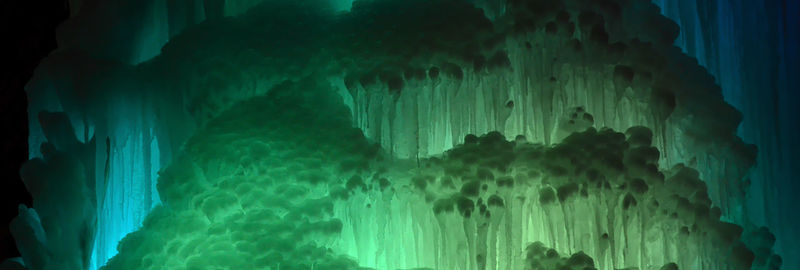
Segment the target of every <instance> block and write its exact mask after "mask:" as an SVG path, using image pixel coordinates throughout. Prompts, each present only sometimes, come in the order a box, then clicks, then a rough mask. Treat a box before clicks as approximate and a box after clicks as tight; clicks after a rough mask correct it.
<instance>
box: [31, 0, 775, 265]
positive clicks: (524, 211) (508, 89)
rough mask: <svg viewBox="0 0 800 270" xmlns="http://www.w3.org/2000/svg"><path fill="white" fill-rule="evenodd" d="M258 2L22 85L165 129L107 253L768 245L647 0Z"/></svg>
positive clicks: (705, 95) (208, 259)
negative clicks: (129, 215) (128, 223)
mask: <svg viewBox="0 0 800 270" xmlns="http://www.w3.org/2000/svg"><path fill="white" fill-rule="evenodd" d="M253 3H254V2H251V1H248V2H247V3H244V4H242V6H243V9H247V10H248V11H247V12H241V13H240V12H234V13H235V14H240V15H239V16H237V17H231V18H219V19H215V20H213V21H208V22H205V23H202V24H199V25H196V26H191V27H188V28H186V29H185V30H184V31H183V32H181V33H180V34H176V35H175V36H174V37H173V38H171V39H170V41H169V43H167V44H166V45H165V46H164V48H163V49H162V52H161V54H160V55H158V56H156V57H155V58H153V59H152V60H150V61H147V62H143V63H141V64H138V65H136V66H134V67H131V66H126V65H121V64H118V63H113V62H112V63H108V62H106V61H99V60H96V59H95V58H92V57H90V56H87V55H81V54H78V55H74V56H70V57H61V58H59V57H52V59H55V60H51V61H50V62H47V63H46V64H45V65H44V66H43V68H42V69H41V70H40V71H39V77H38V79H37V82H38V83H36V84H32V85H33V86H32V87H31V90H30V91H31V92H32V93H36V95H38V96H42V97H46V96H49V95H52V96H58V100H57V101H56V103H59V104H57V105H52V104H50V103H48V102H52V101H43V100H36V101H34V104H35V106H33V108H35V109H34V111H36V110H46V109H50V110H59V109H64V108H67V109H65V110H67V111H69V112H67V113H68V114H69V117H70V118H71V119H73V122H81V121H75V120H74V119H84V122H83V123H82V124H83V126H84V127H91V128H93V129H95V133H96V134H99V135H100V138H103V137H106V136H104V135H109V137H112V138H113V141H114V142H115V143H117V142H118V141H124V140H118V139H120V138H128V136H131V134H134V135H135V136H141V137H142V141H144V142H139V143H138V144H137V143H134V144H133V145H134V146H137V147H138V146H142V147H143V148H145V149H151V148H153V147H152V145H153V144H151V143H150V142H152V141H157V142H158V144H157V145H156V147H155V148H156V149H157V151H158V150H160V152H161V153H164V154H163V156H164V157H165V159H164V160H165V161H166V162H164V164H158V162H150V161H148V162H144V164H146V165H145V167H147V168H149V169H145V168H141V171H145V172H144V174H145V175H146V176H147V175H150V173H151V171H154V169H153V168H156V167H157V165H169V166H168V167H166V168H165V169H164V170H163V171H162V173H161V175H160V176H159V181H158V191H159V193H158V194H159V195H160V196H161V197H162V198H163V205H161V206H159V207H157V208H156V209H155V210H153V212H152V213H151V214H150V215H149V216H148V218H147V220H145V222H144V224H143V225H142V228H141V230H138V231H136V232H133V233H131V234H130V235H129V236H127V237H126V238H125V240H123V241H122V242H121V243H120V246H119V249H120V252H121V253H120V255H118V256H116V257H115V258H114V259H112V260H111V261H110V262H109V264H108V265H107V266H106V267H107V269H147V268H152V269H163V268H182V267H187V268H207V267H231V268H238V269H251V268H269V269H278V268H280V269H293V268H296V269H308V268H310V267H313V268H314V269H356V268H358V267H359V265H360V266H366V267H375V268H380V269H387V268H409V267H436V268H437V269H512V268H513V269H519V268H521V267H523V266H525V267H535V265H533V263H532V262H531V260H532V259H530V258H531V257H526V256H525V254H524V252H525V250H526V247H528V245H529V244H530V243H531V242H534V241H540V242H542V243H545V245H546V246H548V247H550V248H553V250H559V252H560V253H564V254H572V253H577V252H579V251H583V252H585V254H591V255H592V257H594V259H593V260H588V258H587V256H586V255H585V254H583V255H581V254H582V253H577V255H575V256H573V257H574V258H575V259H574V262H570V261H569V260H567V262H563V260H561V259H560V258H555V257H553V258H551V259H552V260H550V261H548V262H547V264H550V265H557V264H562V263H567V264H569V265H572V266H575V267H588V266H591V265H594V266H598V267H600V268H612V267H613V268H620V267H634V266H638V267H661V266H663V265H669V263H675V265H679V266H681V267H683V268H696V267H706V268H730V267H733V268H747V267H749V265H750V264H751V263H753V262H754V263H755V265H756V266H757V267H765V268H770V267H771V268H774V267H777V266H779V265H780V259H779V257H777V256H775V255H774V254H773V253H772V250H771V246H772V242H770V241H769V239H770V238H769V232H768V231H761V230H757V231H753V232H749V231H748V232H743V229H742V228H741V227H738V226H736V225H733V224H730V223H725V222H721V221H719V219H720V217H721V216H722V215H723V214H728V213H729V212H732V211H733V210H731V209H734V208H735V207H736V206H737V205H738V204H740V201H741V200H742V198H741V193H742V192H743V184H742V183H741V182H742V181H741V177H742V175H743V174H744V173H745V172H746V170H747V168H749V166H751V165H752V163H753V160H752V155H753V153H754V151H753V149H751V148H749V147H748V146H746V145H745V144H743V143H742V142H741V140H739V139H738V138H737V137H736V136H735V135H734V131H735V127H736V125H737V124H738V123H739V120H740V115H739V114H738V113H737V112H736V111H735V110H734V109H733V108H731V107H730V106H729V105H727V104H726V103H724V101H723V100H722V98H721V96H720V93H719V88H718V87H717V86H715V85H714V82H713V79H712V78H710V76H708V74H707V73H706V72H705V71H704V70H703V69H702V68H701V67H699V66H697V64H696V62H693V60H692V59H690V58H688V57H686V56H685V55H683V54H681V53H680V51H679V50H678V49H677V48H675V47H673V46H672V45H671V43H672V41H673V40H674V39H675V37H676V36H677V32H678V29H677V28H676V27H675V25H674V23H672V22H670V21H669V20H667V19H666V18H664V17H661V16H659V15H658V10H657V9H656V8H655V6H654V5H652V4H650V3H649V2H646V1H621V0H604V1H584V0H563V1H550V0H547V1H545V0H528V1H507V2H506V1H481V3H482V4H481V5H480V6H482V7H484V8H485V9H484V10H481V9H478V8H476V7H475V6H473V5H471V4H469V3H467V2H462V1H423V0H412V1H394V0H385V1H356V2H355V3H354V5H353V8H352V11H351V12H349V13H344V14H332V13H330V12H329V11H326V10H322V9H318V8H315V7H313V6H310V4H309V3H311V2H309V3H306V2H303V1H299V2H295V1H291V2H286V1H266V2H264V3H262V4H259V5H252V7H251V4H253ZM245 6H246V8H245ZM445 11H446V12H447V14H448V16H439V15H440V14H441V13H442V12H445ZM634 11H635V12H634ZM484 14H491V15H490V16H484ZM490 19H491V20H490ZM365 22H369V23H365ZM209 37H214V38H209ZM69 53H70V52H69V51H62V52H58V53H57V54H56V56H59V55H61V56H64V55H69ZM98 62H100V63H102V65H100V64H98ZM76 65H77V66H81V67H84V69H75V68H74V66H76ZM98 67H102V69H103V71H104V72H103V73H99V74H94V73H92V72H88V71H91V70H93V68H94V69H99V68H98ZM61 78H79V80H78V81H79V82H80V83H76V84H72V83H70V81H69V80H62V79H61ZM293 82H294V83H293ZM329 85H334V87H333V88H331V87H329ZM65 89H66V90H65ZM70 89H72V90H73V91H74V93H73V92H70ZM108 89H114V91H109V90H108ZM77 93H81V95H89V96H91V97H92V99H90V100H93V101H96V102H97V104H122V106H99V105H98V106H97V107H94V106H87V107H86V108H84V107H81V106H76V105H75V104H79V103H80V102H77V101H79V100H80V98H79V97H80V96H81V95H78V94H77ZM119 100H124V101H125V102H119ZM340 100H341V101H342V103H343V104H342V103H340V102H339V101H340ZM343 105H344V106H343ZM62 107H63V108H62ZM348 109H349V111H348ZM128 117H130V118H131V119H133V120H130V121H128V120H127V119H126V121H111V120H118V119H125V118H128ZM87 119H88V120H87ZM129 126H132V127H129ZM352 126H355V127H356V128H353V127H352ZM37 127H38V126H34V127H33V130H34V131H35V132H34V133H36V132H41V131H39V130H37V129H36V128H37ZM42 127H43V128H44V126H42ZM593 127H609V128H613V129H615V130H620V131H622V130H626V133H625V134H622V133H618V132H615V131H612V130H611V129H606V128H603V129H600V130H597V129H595V128H593ZM631 127H632V128H631ZM86 130H89V128H87V129H86ZM44 132H46V130H45V131H44ZM362 132H363V134H362ZM63 133H68V132H66V131H65V132H63ZM88 133H89V132H87V136H85V137H87V139H88V137H89V136H88ZM469 134H479V135H481V136H476V135H469ZM482 134H485V135H482ZM517 135H519V136H521V137H518V139H516V140H515V141H513V142H509V141H507V138H506V136H517ZM32 137H33V138H37V137H36V134H34V136H32ZM39 137H41V136H39ZM57 138H58V137H53V138H50V137H48V138H47V139H48V141H49V140H57ZM137 138H138V137H137ZM153 138H156V140H153ZM462 138H463V145H459V144H460V143H462ZM369 140H371V141H374V142H376V143H377V144H370V143H368V141H369ZM34 141H35V140H34ZM109 145H110V144H106V146H105V148H104V146H103V145H102V144H100V145H98V146H97V148H96V149H97V151H89V152H91V153H94V152H98V153H100V154H103V153H106V155H114V154H113V153H114V152H111V153H108V152H106V151H108V149H118V148H116V147H121V146H116V145H114V146H109ZM127 147H131V146H130V145H128V146H127ZM381 147H382V148H381ZM100 149H104V151H100ZM382 149H385V150H382ZM658 149H660V151H659V150H658ZM43 152H44V151H43ZM141 156H142V157H140V156H137V155H134V157H133V158H132V159H133V160H139V159H145V158H149V157H150V156H152V155H150V154H143V155H141ZM398 158H400V159H398ZM404 158H415V160H414V161H408V160H406V159H404ZM689 161H694V163H693V164H692V165H697V167H699V168H700V169H701V170H700V172H698V171H695V170H694V169H690V168H688V167H685V166H683V165H680V164H681V163H682V162H683V163H687V162H689ZM167 162H168V163H167ZM98 163H99V162H97V161H96V160H95V161H92V162H88V164H98ZM154 164H156V165H154ZM721 164H733V165H729V167H727V169H725V168H723V167H722V166H721ZM148 166H149V167H148ZM659 168H673V169H672V170H669V171H663V170H660V169H659ZM731 168H732V169H731ZM105 169H107V168H104V169H101V168H100V166H95V167H93V169H90V170H89V172H88V173H87V175H103V174H99V173H97V171H99V170H105ZM136 171H137V172H138V171H139V169H136ZM700 176H702V177H703V178H705V179H708V181H709V182H708V183H709V185H706V184H705V183H703V182H702V181H701V180H700ZM145 178H146V177H145ZM119 180H120V179H117V178H115V177H112V178H111V179H110V180H109V181H112V183H113V181H119ZM123 184H125V183H123ZM95 186H101V185H92V184H90V185H89V187H90V188H93V187H95ZM707 186H708V187H710V188H708V187H707ZM723 187H724V188H723ZM143 188H144V189H147V190H149V189H150V188H151V185H144V187H143ZM92 194H94V192H92ZM141 194H149V193H147V192H142V193H141ZM151 197H152V194H151ZM145 201H146V202H145V203H142V206H141V208H142V209H144V210H143V211H145V212H146V211H149V208H150V207H152V203H151V202H152V201H155V200H154V199H152V198H151V199H146V200H145ZM712 202H714V203H716V205H719V206H720V207H719V208H717V207H712ZM140 210H141V209H140ZM176 224H177V225H176ZM743 233H744V234H745V235H746V236H747V237H745V239H748V241H750V239H752V242H753V243H755V244H753V246H752V247H747V246H745V245H744V244H743V243H742V242H741V239H742V238H741V237H742V234H743ZM751 235H752V236H751ZM684 242H689V243H691V245H688V247H687V248H682V247H681V248H679V243H684ZM748 243H749V242H748ZM104 244H105V245H108V244H109V243H104ZM534 249H535V248H534ZM535 250H539V249H535ZM528 251H530V249H528ZM534 253H536V252H534ZM528 255H530V254H528ZM545 255H547V254H545ZM556 255H557V254H556ZM531 256H532V257H536V256H539V255H531ZM548 258H549V256H548ZM571 258H572V257H571ZM548 260H549V259H548ZM570 260H571V259H570ZM665 267H667V269H669V268H668V267H670V266H665Z"/></svg>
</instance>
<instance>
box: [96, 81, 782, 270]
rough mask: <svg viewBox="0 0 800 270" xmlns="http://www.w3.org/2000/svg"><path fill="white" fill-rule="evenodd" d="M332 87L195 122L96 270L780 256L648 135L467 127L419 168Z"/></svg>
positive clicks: (612, 265) (278, 96)
mask: <svg viewBox="0 0 800 270" xmlns="http://www.w3.org/2000/svg"><path fill="white" fill-rule="evenodd" d="M331 90H332V89H330V88H329V87H328V86H327V85H326V83H324V82H318V81H316V80H314V79H313V78H308V79H307V80H303V81H302V82H300V83H285V84H281V85H280V86H278V87H276V88H275V89H272V90H270V91H269V93H268V94H267V95H265V96H263V97H256V98H252V99H249V100H247V101H244V102H242V103H239V104H237V105H236V106H233V107H231V108H230V109H229V110H226V111H224V112H222V113H221V114H220V115H219V116H218V117H217V118H215V119H214V120H211V121H210V122H209V123H208V124H207V125H206V126H205V127H204V128H201V129H200V130H198V132H196V133H195V134H194V135H193V136H192V137H191V138H190V139H189V141H188V143H187V144H186V147H185V148H184V149H183V151H182V152H181V153H180V154H179V158H178V159H177V160H176V162H175V163H173V164H172V165H171V166H169V167H167V168H166V169H165V171H164V173H163V174H162V176H161V177H160V179H159V184H158V187H159V191H160V193H161V194H162V196H163V199H164V204H163V205H162V206H159V207H158V208H157V209H155V210H154V211H153V212H152V213H151V214H150V215H149V216H148V218H147V220H146V221H145V223H144V226H143V227H142V229H141V230H138V231H136V232H134V233H132V234H130V235H128V236H127V237H126V238H125V239H124V240H123V241H122V242H121V245H120V253H119V255H117V256H116V257H114V258H113V259H112V260H111V261H110V262H109V264H108V265H107V266H106V267H105V268H104V269H109V270H110V269H164V268H167V269H182V268H237V269H310V268H313V269H365V268H366V269H372V268H374V269H456V270H457V269H554V268H552V267H565V268H555V269H586V268H585V267H594V266H596V267H598V268H600V269H622V268H630V267H638V268H639V269H653V268H655V269H659V268H661V267H662V266H665V265H674V266H678V267H680V269H750V268H751V265H752V266H753V268H755V269H777V268H776V267H778V266H779V264H780V259H779V258H778V257H777V256H775V255H773V254H771V253H769V252H767V253H762V252H756V253H754V252H753V251H751V250H749V249H748V248H747V247H746V246H745V245H744V244H742V242H741V239H743V238H744V237H747V236H748V234H743V231H742V228H741V227H739V226H736V225H734V224H731V223H726V222H722V221H719V215H720V211H719V209H718V208H716V207H711V201H710V199H709V198H708V195H707V194H706V191H707V189H706V187H705V184H704V183H703V182H702V181H701V180H700V179H698V178H697V176H698V173H697V171H695V170H693V169H690V168H687V167H685V166H682V165H681V166H676V167H675V168H673V169H672V170H670V171H659V169H658V167H657V164H658V156H659V151H658V150H657V149H655V148H653V147H651V146H650V143H651V141H652V138H653V134H652V132H651V131H650V130H648V129H647V128H644V127H635V128H632V129H630V130H628V132H627V135H626V134H622V133H617V132H614V131H612V130H608V129H605V130H600V131H597V130H595V129H593V128H588V129H587V130H586V131H584V132H577V133H574V134H572V135H570V136H569V137H566V138H565V139H564V141H563V143H560V144H556V145H553V146H552V147H549V146H543V145H540V144H532V143H530V142H528V141H526V140H525V139H524V138H519V139H517V140H516V141H513V142H510V141H506V140H505V139H504V136H503V135H502V134H500V133H497V132H494V133H490V134H487V135H485V136H481V137H477V136H474V135H470V136H467V137H466V138H465V139H464V140H465V141H464V142H465V143H464V144H463V145H459V146H457V147H456V148H454V149H452V150H450V151H448V152H446V153H445V154H444V155H441V156H437V157H434V158H430V159H423V160H420V161H419V163H417V161H415V160H398V159H396V158H393V157H391V156H388V155H386V153H385V152H384V151H383V150H381V149H380V147H379V146H378V145H376V144H371V143H369V142H368V140H367V139H366V138H365V137H364V136H363V134H362V132H361V131H360V130H358V129H355V128H352V127H351V123H349V121H350V117H349V112H348V111H347V108H346V107H344V106H343V105H342V104H341V102H340V101H339V99H338V98H337V96H336V93H335V92H334V91H331ZM321 131H324V132H321ZM598 205H601V206H602V207H598ZM755 235H756V236H757V237H761V238H769V237H770V236H771V235H770V234H769V233H768V232H766V231H759V232H758V233H757V234H755ZM537 242H538V244H537ZM766 244H767V245H769V243H766ZM544 246H550V247H553V249H547V248H544ZM764 248H766V249H767V250H769V246H765V247H764ZM559 253H566V254H572V253H576V254H575V255H573V256H571V257H570V258H569V259H565V258H561V257H559V256H558V254H559ZM590 269H592V268H590ZM666 269H670V268H666ZM672 269H674V268H672Z"/></svg>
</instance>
